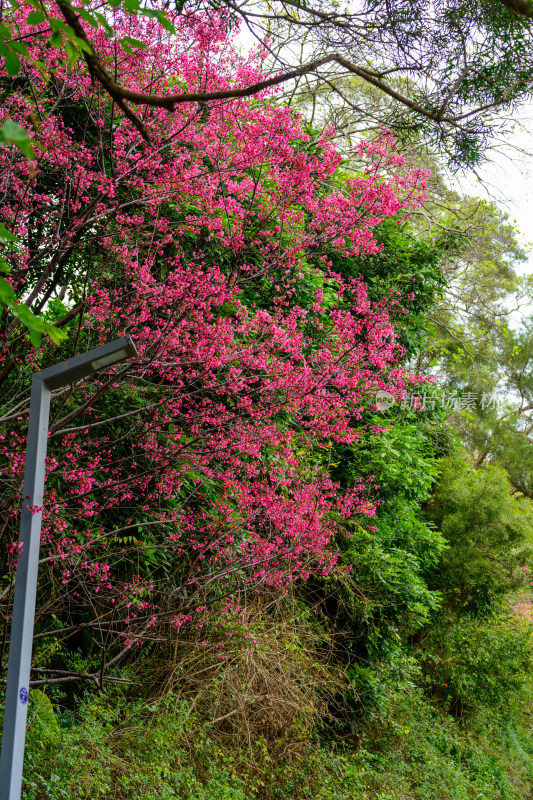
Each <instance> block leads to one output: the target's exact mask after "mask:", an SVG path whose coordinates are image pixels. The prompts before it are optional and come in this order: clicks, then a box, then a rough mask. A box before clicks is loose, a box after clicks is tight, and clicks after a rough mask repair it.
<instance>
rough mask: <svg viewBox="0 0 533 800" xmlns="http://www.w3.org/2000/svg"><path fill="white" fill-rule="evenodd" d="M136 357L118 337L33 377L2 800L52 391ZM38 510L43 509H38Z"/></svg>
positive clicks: (18, 760) (28, 630)
mask: <svg viewBox="0 0 533 800" xmlns="http://www.w3.org/2000/svg"><path fill="white" fill-rule="evenodd" d="M135 355H137V350H136V348H135V344H134V343H133V341H132V339H131V337H130V336H122V337H121V338H120V339H115V340H114V341H112V342H107V343H106V344H103V345H101V346H100V347H95V348H94V349H93V350H89V351H88V352H87V353H82V354H81V355H79V356H74V357H73V358H69V359H68V360H67V361H63V362H61V363H60V364H54V366H52V367H48V368H47V369H44V370H42V372H36V373H35V375H34V376H33V378H32V384H31V397H30V416H29V420H28V442H27V446H26V464H25V467H24V489H23V493H22V509H21V518H20V537H19V544H20V546H21V550H20V552H19V554H18V559H17V572H16V575H15V598H14V602H13V622H12V626H11V640H10V643H9V661H8V668H7V683H6V706H5V711H4V727H3V732H2V753H1V756H0V800H20V793H21V789H22V768H23V764H24V743H25V740H26V717H27V713H28V699H29V690H30V672H31V653H32V647H33V627H34V622H35V601H36V595H37V572H38V568H39V548H40V544H41V517H42V505H43V495H44V478H45V463H46V462H45V459H46V448H47V445H48V421H49V416H50V392H51V390H52V389H59V388H60V387H61V386H67V385H68V384H69V383H72V382H74V381H78V380H83V379H84V378H86V377H87V376H89V375H92V374H93V373H94V372H98V370H100V369H104V368H105V367H109V366H111V365H113V364H118V363H120V362H121V361H124V360H125V359H126V358H129V357H130V356H135ZM37 508H39V509H41V510H37Z"/></svg>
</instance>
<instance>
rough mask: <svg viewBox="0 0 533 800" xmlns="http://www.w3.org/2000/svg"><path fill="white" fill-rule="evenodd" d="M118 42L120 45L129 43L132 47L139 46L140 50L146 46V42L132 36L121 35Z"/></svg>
mask: <svg viewBox="0 0 533 800" xmlns="http://www.w3.org/2000/svg"><path fill="white" fill-rule="evenodd" d="M119 44H121V45H122V46H124V44H129V45H131V46H132V47H139V48H141V49H142V50H144V49H145V48H146V47H148V45H147V44H145V43H144V42H141V41H140V39H135V38H134V37H133V36H123V37H122V39H119Z"/></svg>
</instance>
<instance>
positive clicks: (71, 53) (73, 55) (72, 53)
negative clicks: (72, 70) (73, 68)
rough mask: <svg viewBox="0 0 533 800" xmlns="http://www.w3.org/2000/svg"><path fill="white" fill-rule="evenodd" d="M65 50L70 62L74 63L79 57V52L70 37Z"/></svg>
mask: <svg viewBox="0 0 533 800" xmlns="http://www.w3.org/2000/svg"><path fill="white" fill-rule="evenodd" d="M65 52H66V54H67V58H68V60H69V61H70V63H71V64H72V65H74V64H75V63H76V61H77V60H78V58H79V53H78V51H77V50H76V48H75V46H74V45H73V44H72V42H70V41H69V40H68V39H67V40H66V41H65Z"/></svg>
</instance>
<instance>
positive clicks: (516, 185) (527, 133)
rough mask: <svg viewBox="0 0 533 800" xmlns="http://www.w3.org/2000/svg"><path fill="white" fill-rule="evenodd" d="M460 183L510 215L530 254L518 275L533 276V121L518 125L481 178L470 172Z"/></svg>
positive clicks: (490, 158) (482, 171)
mask: <svg viewBox="0 0 533 800" xmlns="http://www.w3.org/2000/svg"><path fill="white" fill-rule="evenodd" d="M529 113H530V114H531V109H529ZM531 116H533V114H532V115H531ZM479 179H481V180H479ZM456 180H457V183H458V188H460V189H461V190H462V191H464V192H465V194H470V195H474V196H477V197H483V198H488V199H491V200H494V201H495V202H496V203H497V204H498V206H499V207H500V208H502V210H504V211H506V212H507V213H508V214H509V217H510V218H511V220H513V221H514V222H515V223H516V226H517V228H518V231H519V235H518V239H519V241H520V242H521V243H522V244H523V245H524V249H525V250H526V251H527V252H528V253H529V261H528V262H525V263H523V264H522V265H520V266H519V269H518V272H519V273H521V274H533V119H529V120H528V119H527V118H525V117H524V118H523V119H522V120H520V121H518V122H517V127H516V129H515V130H514V131H513V132H512V133H511V134H509V136H508V137H507V138H506V140H505V143H504V144H502V145H501V146H498V147H497V149H495V150H494V151H492V152H491V153H490V155H489V159H488V161H487V163H486V164H484V165H483V167H481V168H480V169H478V170H477V175H476V174H474V173H472V172H470V173H467V174H463V175H460V176H457V178H456Z"/></svg>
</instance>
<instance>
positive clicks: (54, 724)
mask: <svg viewBox="0 0 533 800" xmlns="http://www.w3.org/2000/svg"><path fill="white" fill-rule="evenodd" d="M30 697H31V707H30V708H31V712H32V720H31V724H32V726H33V724H36V725H37V727H38V729H39V732H40V734H41V735H42V737H43V738H44V739H56V738H57V737H58V736H59V722H58V721H57V717H56V715H55V714H54V707H53V705H52V702H51V700H50V698H49V697H48V696H47V695H46V694H45V693H44V692H42V691H41V690H40V689H30Z"/></svg>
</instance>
